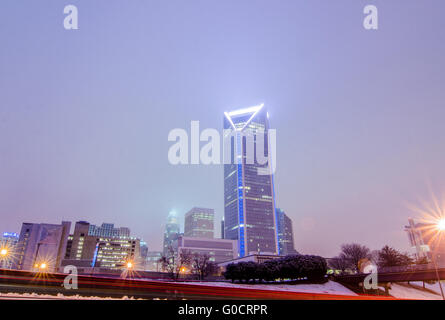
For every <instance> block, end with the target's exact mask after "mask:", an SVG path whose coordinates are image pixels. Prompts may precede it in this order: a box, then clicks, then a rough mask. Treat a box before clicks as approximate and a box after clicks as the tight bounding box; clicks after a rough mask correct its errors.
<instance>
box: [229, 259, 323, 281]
mask: <svg viewBox="0 0 445 320" xmlns="http://www.w3.org/2000/svg"><path fill="white" fill-rule="evenodd" d="M326 272H327V263H326V260H325V259H324V258H322V257H319V256H313V255H293V256H286V257H283V258H279V259H275V260H269V261H266V262H264V263H255V262H239V263H237V264H234V263H231V264H229V265H228V266H227V267H226V272H225V273H224V277H225V278H226V279H230V280H232V282H234V281H235V280H239V281H242V280H244V281H245V282H249V281H250V280H253V281H254V282H255V280H256V279H258V280H259V281H260V282H261V281H263V280H265V281H275V280H276V279H292V280H295V279H302V278H306V279H308V280H309V281H321V280H324V279H325V275H326Z"/></svg>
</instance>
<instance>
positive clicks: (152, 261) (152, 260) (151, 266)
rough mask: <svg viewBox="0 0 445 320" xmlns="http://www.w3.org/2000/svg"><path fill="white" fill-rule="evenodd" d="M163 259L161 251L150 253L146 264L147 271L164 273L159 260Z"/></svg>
mask: <svg viewBox="0 0 445 320" xmlns="http://www.w3.org/2000/svg"><path fill="white" fill-rule="evenodd" d="M161 257H162V252H161V251H148V252H147V257H146V263H145V271H156V272H160V271H162V266H161V264H160V263H159V259H161Z"/></svg>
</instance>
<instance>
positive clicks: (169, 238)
mask: <svg viewBox="0 0 445 320" xmlns="http://www.w3.org/2000/svg"><path fill="white" fill-rule="evenodd" d="M178 236H179V223H178V217H177V215H176V212H175V211H170V213H169V214H168V217H167V223H166V225H165V230H164V244H163V254H164V255H166V256H167V255H168V254H169V248H173V249H174V243H175V241H177V240H178Z"/></svg>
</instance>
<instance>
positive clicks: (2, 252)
mask: <svg viewBox="0 0 445 320" xmlns="http://www.w3.org/2000/svg"><path fill="white" fill-rule="evenodd" d="M18 241H19V235H18V233H15V232H3V235H2V236H1V237H0V268H3V269H12V266H13V262H14V261H15V260H16V258H17V256H16V251H17V243H18Z"/></svg>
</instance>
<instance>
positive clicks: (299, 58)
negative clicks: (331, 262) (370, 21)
mask: <svg viewBox="0 0 445 320" xmlns="http://www.w3.org/2000/svg"><path fill="white" fill-rule="evenodd" d="M65 2H66V3H65ZM68 4H74V5H76V6H77V7H78V9H79V30H72V31H67V30H65V29H64V28H63V19H64V14H63V8H64V6H65V5H68ZM367 4H374V5H376V6H377V8H378V9H379V29H378V30H377V31H367V30H365V29H364V28H363V26H362V21H363V18H364V15H363V8H364V6H365V5H367ZM444 12H445V4H444V2H443V1H442V0H435V1H433V0H425V1H416V0H403V1H402V0H393V1H383V0H367V1H359V0H349V1H348V0H336V1H322V0H318V1H316V0H311V1H303V0H280V1H270V0H255V1H254V0H248V1H239V0H212V1H208V0H199V1H198V0H187V1H179V0H162V1H161V0H156V1H153V0H145V1H142V0H132V1H115V0H113V1H112V0H107V1H104V0H95V1H75V0H69V1H68V0H67V1H50V0H39V1H21V0H2V1H1V4H0V217H1V220H0V231H15V232H18V231H19V230H20V227H21V223H22V222H25V221H26V222H46V223H60V222H61V221H62V220H69V221H72V222H75V221H78V220H87V221H89V222H90V223H93V224H101V223H102V222H111V223H115V225H116V226H127V227H129V228H130V229H131V231H132V235H134V236H138V237H142V238H143V239H144V240H145V241H147V243H148V246H149V249H150V250H160V249H161V243H162V232H163V225H164V223H165V219H166V217H167V214H168V212H169V211H170V210H172V209H174V210H176V211H177V212H178V214H179V216H180V217H181V220H182V217H183V215H184V213H185V212H187V211H188V210H189V209H191V208H192V207H193V206H199V207H210V208H214V209H215V211H216V220H215V222H216V223H215V224H216V225H215V229H216V235H218V236H219V221H220V219H221V217H222V215H223V167H222V166H202V165H201V166H192V165H190V166H172V165H170V164H169V162H168V159H167V152H168V149H169V147H170V146H171V145H172V143H171V142H168V141H167V136H168V133H169V131H170V130H172V129H174V128H184V129H186V130H187V131H189V127H190V121H192V120H199V121H200V126H201V129H204V128H216V129H218V130H222V123H223V112H224V111H228V110H231V109H236V108H240V107H248V106H251V105H256V104H259V103H262V102H264V103H265V105H266V106H267V108H268V110H269V114H270V121H271V127H272V128H275V129H276V130H277V173H276V176H275V183H276V187H275V191H276V196H277V206H278V207H280V208H282V209H283V210H284V211H285V212H286V213H287V214H288V215H289V216H290V217H291V219H292V220H293V224H294V234H295V246H296V249H297V250H298V251H300V252H302V253H311V254H321V255H324V256H333V255H335V254H337V252H338V251H339V248H340V245H341V244H342V243H345V242H358V243H361V244H365V245H367V246H369V247H371V249H380V248H381V247H382V246H383V245H385V244H389V245H391V246H394V247H396V248H398V249H401V250H404V251H405V250H408V249H409V248H408V240H407V236H406V234H405V233H404V231H403V226H404V225H406V224H407V219H408V217H416V214H415V213H413V212H412V211H410V210H409V208H408V206H409V204H420V201H422V200H425V201H429V200H430V199H431V192H435V193H436V195H444V192H445V170H444V164H445V150H444V149H445V148H444V146H445V130H444V124H445V102H444V101H445V99H444V98H445V88H444V87H445V85H444V83H445V81H444V71H445V59H444V57H445V36H444V35H445V19H444V18H443V15H444Z"/></svg>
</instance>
